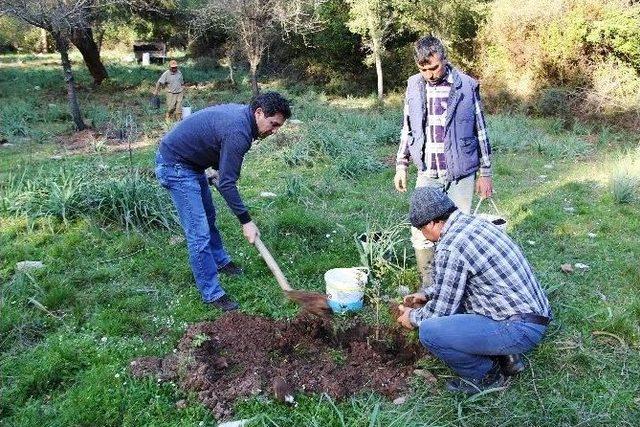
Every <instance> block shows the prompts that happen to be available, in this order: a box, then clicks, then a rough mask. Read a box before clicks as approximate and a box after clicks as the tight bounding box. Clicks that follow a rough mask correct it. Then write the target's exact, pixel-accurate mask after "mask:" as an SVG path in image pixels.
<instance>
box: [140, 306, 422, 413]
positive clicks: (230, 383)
mask: <svg viewBox="0 0 640 427" xmlns="http://www.w3.org/2000/svg"><path fill="white" fill-rule="evenodd" d="M337 327H338V326H336V324H332V321H331V319H326V318H320V317H313V316H303V317H297V318H295V319H292V320H273V319H268V318H264V317H259V316H250V315H246V314H242V313H238V312H234V313H228V314H225V315H223V316H222V317H220V318H218V319H216V320H215V321H213V322H202V323H197V324H194V325H192V326H190V327H189V328H188V329H187V331H186V332H185V334H184V336H183V337H182V338H181V339H180V342H179V344H178V348H177V352H175V353H172V354H170V355H168V356H167V357H165V358H164V359H161V358H156V357H142V358H139V359H136V360H134V361H133V362H131V365H130V372H131V373H132V375H133V376H135V377H142V376H146V375H151V376H155V377H157V378H159V379H161V380H167V381H176V382H177V383H178V384H180V386H181V387H182V388H183V389H185V390H187V391H194V392H196V393H197V394H198V398H199V400H200V401H201V402H202V403H203V404H204V405H205V406H207V407H208V408H210V409H211V410H212V412H213V413H214V415H215V416H216V417H217V418H219V419H221V418H227V417H230V416H231V415H233V410H232V408H233V403H234V401H235V400H236V399H238V398H243V397H249V396H254V395H258V394H266V395H268V396H271V397H274V396H275V397H276V398H277V399H280V400H284V396H283V394H292V395H293V396H295V395H296V394H297V393H322V392H324V393H327V394H328V395H329V396H331V397H332V398H334V399H341V398H344V397H349V396H352V395H355V394H357V393H359V392H362V391H375V392H378V393H380V394H382V395H385V396H387V397H389V398H391V399H394V398H396V397H399V396H401V395H403V394H406V393H407V387H408V380H409V377H410V376H411V375H413V374H414V366H413V365H414V363H415V362H416V361H417V360H418V359H420V358H422V357H424V356H425V355H426V353H425V352H424V351H423V348H422V347H421V345H420V344H419V343H418V342H415V341H410V340H407V339H406V338H405V337H406V334H405V332H403V331H401V330H400V329H397V328H395V327H394V328H386V329H382V328H381V329H380V331H378V339H377V340H376V339H375V336H376V334H375V330H374V328H373V327H372V326H369V325H365V324H363V323H361V322H359V321H358V320H350V321H349V322H348V325H345V324H344V323H341V324H340V326H339V327H340V330H339V331H337V330H336V328H337ZM282 389H286V392H282Z"/></svg>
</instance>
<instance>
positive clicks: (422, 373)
mask: <svg viewBox="0 0 640 427" xmlns="http://www.w3.org/2000/svg"><path fill="white" fill-rule="evenodd" d="M413 374H414V375H417V376H419V377H421V378H424V379H425V381H426V382H427V383H429V384H435V383H436V382H437V381H438V379H437V378H436V376H435V375H433V374H432V373H431V372H429V371H427V370H426V369H414V370H413Z"/></svg>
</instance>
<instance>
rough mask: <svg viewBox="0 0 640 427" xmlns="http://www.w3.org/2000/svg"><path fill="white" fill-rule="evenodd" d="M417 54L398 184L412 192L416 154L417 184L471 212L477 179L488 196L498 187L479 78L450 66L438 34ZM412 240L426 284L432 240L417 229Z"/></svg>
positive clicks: (407, 102) (421, 42)
mask: <svg viewBox="0 0 640 427" xmlns="http://www.w3.org/2000/svg"><path fill="white" fill-rule="evenodd" d="M414 57H415V61H416V65H417V67H418V70H419V73H418V74H415V75H413V76H411V77H410V78H409V80H408V82H407V93H406V97H405V106H404V122H403V126H402V133H401V137H400V147H399V148H398V153H397V156H396V175H395V178H394V184H395V187H396V189H397V190H398V191H400V192H404V191H406V190H407V169H408V167H409V158H411V159H412V160H413V162H414V164H415V165H416V167H417V168H418V177H417V180H416V187H425V186H432V187H438V188H442V189H443V190H444V191H445V192H446V193H447V194H448V195H449V197H450V198H451V199H452V200H453V202H454V203H455V204H456V206H458V208H459V209H460V210H461V211H463V212H465V213H469V212H470V210H471V200H472V198H473V190H474V182H475V189H476V192H477V193H478V194H479V195H480V196H481V197H483V198H485V197H491V194H492V191H493V184H492V180H491V146H490V144H489V138H488V137H487V131H486V124H485V119H484V115H483V112H482V104H481V101H480V91H479V88H478V87H479V86H478V82H477V81H476V80H474V79H472V78H471V77H469V76H468V75H466V74H464V73H463V72H462V71H460V70H458V69H456V68H454V67H452V66H451V65H450V64H449V62H448V61H447V55H446V52H445V49H444V46H443V45H442V42H441V41H440V40H439V39H437V38H435V37H432V36H428V37H424V38H422V39H420V40H418V41H417V42H416V44H415V52H414ZM476 175H477V176H478V177H477V179H476ZM411 242H412V245H413V248H414V249H415V253H416V263H417V265H418V270H419V271H420V274H421V277H422V281H423V284H426V283H427V282H428V281H429V279H430V277H431V275H430V273H429V269H430V266H431V260H432V258H433V250H434V249H433V244H432V243H431V242H429V241H428V240H426V239H425V238H424V237H423V236H422V233H420V231H419V230H417V229H415V228H412V230H411Z"/></svg>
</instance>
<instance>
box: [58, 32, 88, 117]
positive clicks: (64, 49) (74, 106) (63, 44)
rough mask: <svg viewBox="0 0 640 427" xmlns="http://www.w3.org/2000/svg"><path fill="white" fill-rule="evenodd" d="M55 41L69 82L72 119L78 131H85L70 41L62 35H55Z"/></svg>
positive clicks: (68, 90)
mask: <svg viewBox="0 0 640 427" xmlns="http://www.w3.org/2000/svg"><path fill="white" fill-rule="evenodd" d="M54 39H55V41H56V47H57V48H58V52H60V58H61V59H62V70H63V72H64V80H65V81H66V82H67V99H68V100H69V109H70V110H71V117H73V123H74V124H75V125H76V130H84V129H85V124H84V121H83V120H82V113H80V106H79V105H78V98H77V96H76V85H75V82H74V80H73V73H72V72H71V62H70V61H69V41H68V40H67V39H66V37H65V36H63V35H61V34H54Z"/></svg>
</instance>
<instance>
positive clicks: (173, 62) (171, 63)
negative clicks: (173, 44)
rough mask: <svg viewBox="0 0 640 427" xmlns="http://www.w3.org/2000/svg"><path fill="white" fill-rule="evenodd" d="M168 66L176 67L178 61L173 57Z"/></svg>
mask: <svg viewBox="0 0 640 427" xmlns="http://www.w3.org/2000/svg"><path fill="white" fill-rule="evenodd" d="M169 68H178V61H176V60H175V59H172V60H171V61H169Z"/></svg>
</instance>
